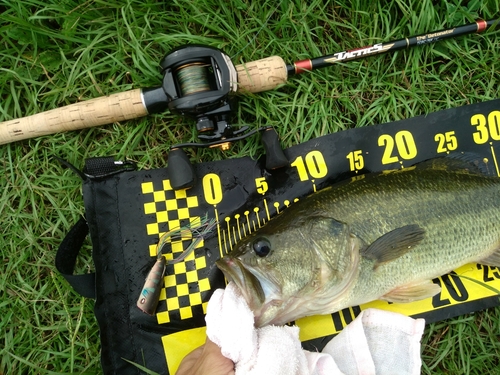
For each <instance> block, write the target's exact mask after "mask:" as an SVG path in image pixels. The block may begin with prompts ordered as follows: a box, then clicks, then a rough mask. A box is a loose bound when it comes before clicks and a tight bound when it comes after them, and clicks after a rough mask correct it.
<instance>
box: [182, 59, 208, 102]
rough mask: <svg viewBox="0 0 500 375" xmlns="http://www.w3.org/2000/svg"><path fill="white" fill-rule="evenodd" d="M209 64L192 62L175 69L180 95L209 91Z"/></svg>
mask: <svg viewBox="0 0 500 375" xmlns="http://www.w3.org/2000/svg"><path fill="white" fill-rule="evenodd" d="M209 67H210V64H206V63H202V62H194V63H190V64H186V65H182V66H180V67H178V68H177V78H178V79H179V84H180V89H181V92H182V95H184V96H187V95H192V94H196V93H199V92H205V91H210V90H211V85H210V80H209V77H210V75H209V71H208V68H209Z"/></svg>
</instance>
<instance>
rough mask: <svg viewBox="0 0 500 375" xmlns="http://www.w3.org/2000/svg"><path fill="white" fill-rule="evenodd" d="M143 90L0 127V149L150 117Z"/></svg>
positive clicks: (80, 104)
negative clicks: (43, 136) (24, 141)
mask: <svg viewBox="0 0 500 375" xmlns="http://www.w3.org/2000/svg"><path fill="white" fill-rule="evenodd" d="M147 114H148V112H147V110H146V107H145V105H144V103H143V102H142V94H141V90H140V89H135V90H130V91H125V92H122V93H118V94H112V95H109V96H103V97H99V98H95V99H90V100H85V101H83V102H79V103H75V104H70V105H67V106H65V107H61V108H56V109H52V110H50V111H47V112H41V113H37V114H35V115H32V116H27V117H22V118H20V119H16V120H10V121H5V122H1V123H0V145H1V144H6V143H10V142H15V141H20V140H23V139H28V138H34V137H38V136H41V135H47V134H54V133H58V132H62V131H69V130H78V129H84V128H90V127H93V126H100V125H105V124H110V123H113V122H117V121H125V120H130V119H134V118H138V117H142V116H145V115H147Z"/></svg>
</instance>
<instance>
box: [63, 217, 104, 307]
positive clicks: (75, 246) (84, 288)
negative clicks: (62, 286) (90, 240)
mask: <svg viewBox="0 0 500 375" xmlns="http://www.w3.org/2000/svg"><path fill="white" fill-rule="evenodd" d="M88 233H89V227H88V225H87V221H86V220H85V219H84V218H83V217H82V218H80V220H78V222H77V223H76V224H75V225H74V226H73V228H71V230H70V231H69V232H68V234H67V235H66V237H65V238H64V240H63V241H62V242H61V245H60V246H59V249H58V250H57V254H56V260H55V263H56V268H57V270H58V271H59V272H60V273H61V275H63V276H64V278H65V279H66V280H67V281H68V283H69V284H70V285H71V286H72V287H73V289H74V290H75V291H76V292H77V293H78V294H80V295H81V296H83V297H87V298H94V299H95V297H96V293H95V273H87V274H82V275H74V274H73V272H74V270H75V264H76V259H77V257H78V254H79V253H80V249H81V248H82V245H83V241H84V240H85V238H86V237H87V235H88Z"/></svg>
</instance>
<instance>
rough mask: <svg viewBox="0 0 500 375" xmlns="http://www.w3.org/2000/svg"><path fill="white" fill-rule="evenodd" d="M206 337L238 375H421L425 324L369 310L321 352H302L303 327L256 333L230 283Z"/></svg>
mask: <svg viewBox="0 0 500 375" xmlns="http://www.w3.org/2000/svg"><path fill="white" fill-rule="evenodd" d="M205 320H206V323H207V336H208V338H209V339H210V340H212V341H213V342H214V343H216V344H217V345H218V346H219V347H220V348H221V351H222V354H223V355H224V356H225V357H227V358H229V359H231V360H232V361H233V362H234V363H235V370H236V371H235V372H236V375H261V374H262V375H279V374H287V375H327V374H328V375H337V374H339V375H342V374H343V375H351V374H352V375H355V374H360V375H361V374H362V375H375V374H398V375H418V374H420V367H421V360H420V339H421V337H422V333H423V330H424V325H425V322H424V320H423V319H416V320H415V319H412V318H409V317H406V316H404V315H401V314H397V313H392V312H387V311H383V310H376V309H368V310H365V311H362V312H361V314H360V315H359V316H358V317H357V318H356V319H355V320H354V321H353V322H352V323H351V324H349V326H347V327H346V328H345V329H344V330H343V331H342V332H341V333H340V334H339V335H337V336H336V337H334V338H333V339H332V340H331V341H330V342H329V343H328V344H327V345H326V346H325V348H324V349H323V352H322V353H317V352H309V351H306V350H303V349H302V347H301V343H300V340H299V328H298V327H296V326H294V327H290V326H267V327H262V328H257V329H256V328H254V317H253V314H252V311H251V310H250V308H249V307H248V305H247V304H246V302H245V300H244V298H243V297H242V296H241V294H240V292H239V290H238V288H237V287H236V286H235V285H234V284H233V283H229V284H228V285H227V287H226V289H218V290H216V291H215V292H214V294H213V295H212V298H211V299H210V301H209V302H208V308H207V315H206V317H205Z"/></svg>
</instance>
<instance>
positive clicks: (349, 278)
mask: <svg viewBox="0 0 500 375" xmlns="http://www.w3.org/2000/svg"><path fill="white" fill-rule="evenodd" d="M481 163H483V162H481ZM477 165H478V164H476V165H473V164H470V163H469V162H466V161H463V160H461V159H459V158H451V157H447V158H439V159H434V160H431V161H427V162H423V163H421V164H418V165H417V166H414V167H410V168H406V169H402V170H397V171H391V172H387V173H380V174H368V175H365V176H362V177H363V178H358V179H355V180H351V181H349V182H342V183H339V184H336V185H333V186H332V187H328V188H326V189H324V190H321V191H319V192H317V193H314V194H312V195H310V196H308V197H306V198H305V199H302V200H300V201H299V202H297V203H295V204H293V205H292V206H291V207H290V208H287V209H286V210H285V211H284V212H283V213H281V214H280V215H278V216H277V217H275V218H273V219H271V221H270V222H269V223H267V224H266V225H265V226H263V227H262V228H261V229H259V230H258V231H256V232H254V233H252V234H251V235H249V236H248V237H246V238H244V239H243V240H242V241H240V242H239V243H238V244H237V245H236V247H235V249H234V250H233V251H232V252H231V253H230V254H229V255H228V256H225V257H223V258H222V259H220V260H219V261H218V262H217V266H218V267H219V268H220V269H221V270H222V271H223V273H224V274H225V276H226V277H227V279H228V280H230V281H233V282H235V283H236V285H237V286H238V287H239V289H240V290H241V292H242V294H243V296H244V297H245V299H246V301H247V302H248V304H249V306H250V308H251V309H252V310H253V312H254V314H255V324H256V326H258V327H260V326H264V325H267V324H284V323H286V322H289V321H292V320H296V319H298V318H301V317H304V316H309V315H315V314H327V313H333V312H335V311H338V310H341V309H344V308H346V307H349V306H355V305H360V304H363V303H367V302H370V301H373V300H377V299H382V300H386V301H391V302H410V301H414V300H419V299H424V298H427V297H430V296H433V295H435V294H437V293H439V291H440V287H439V286H438V285H436V284H434V283H433V282H432V279H433V278H436V277H438V276H441V275H443V274H446V273H448V272H450V271H452V270H453V269H456V268H458V267H460V266H462V265H464V264H467V263H471V262H474V263H482V264H485V265H492V266H500V178H498V177H491V176H487V175H485V174H482V173H481V172H480V170H479V167H478V166H477Z"/></svg>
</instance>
